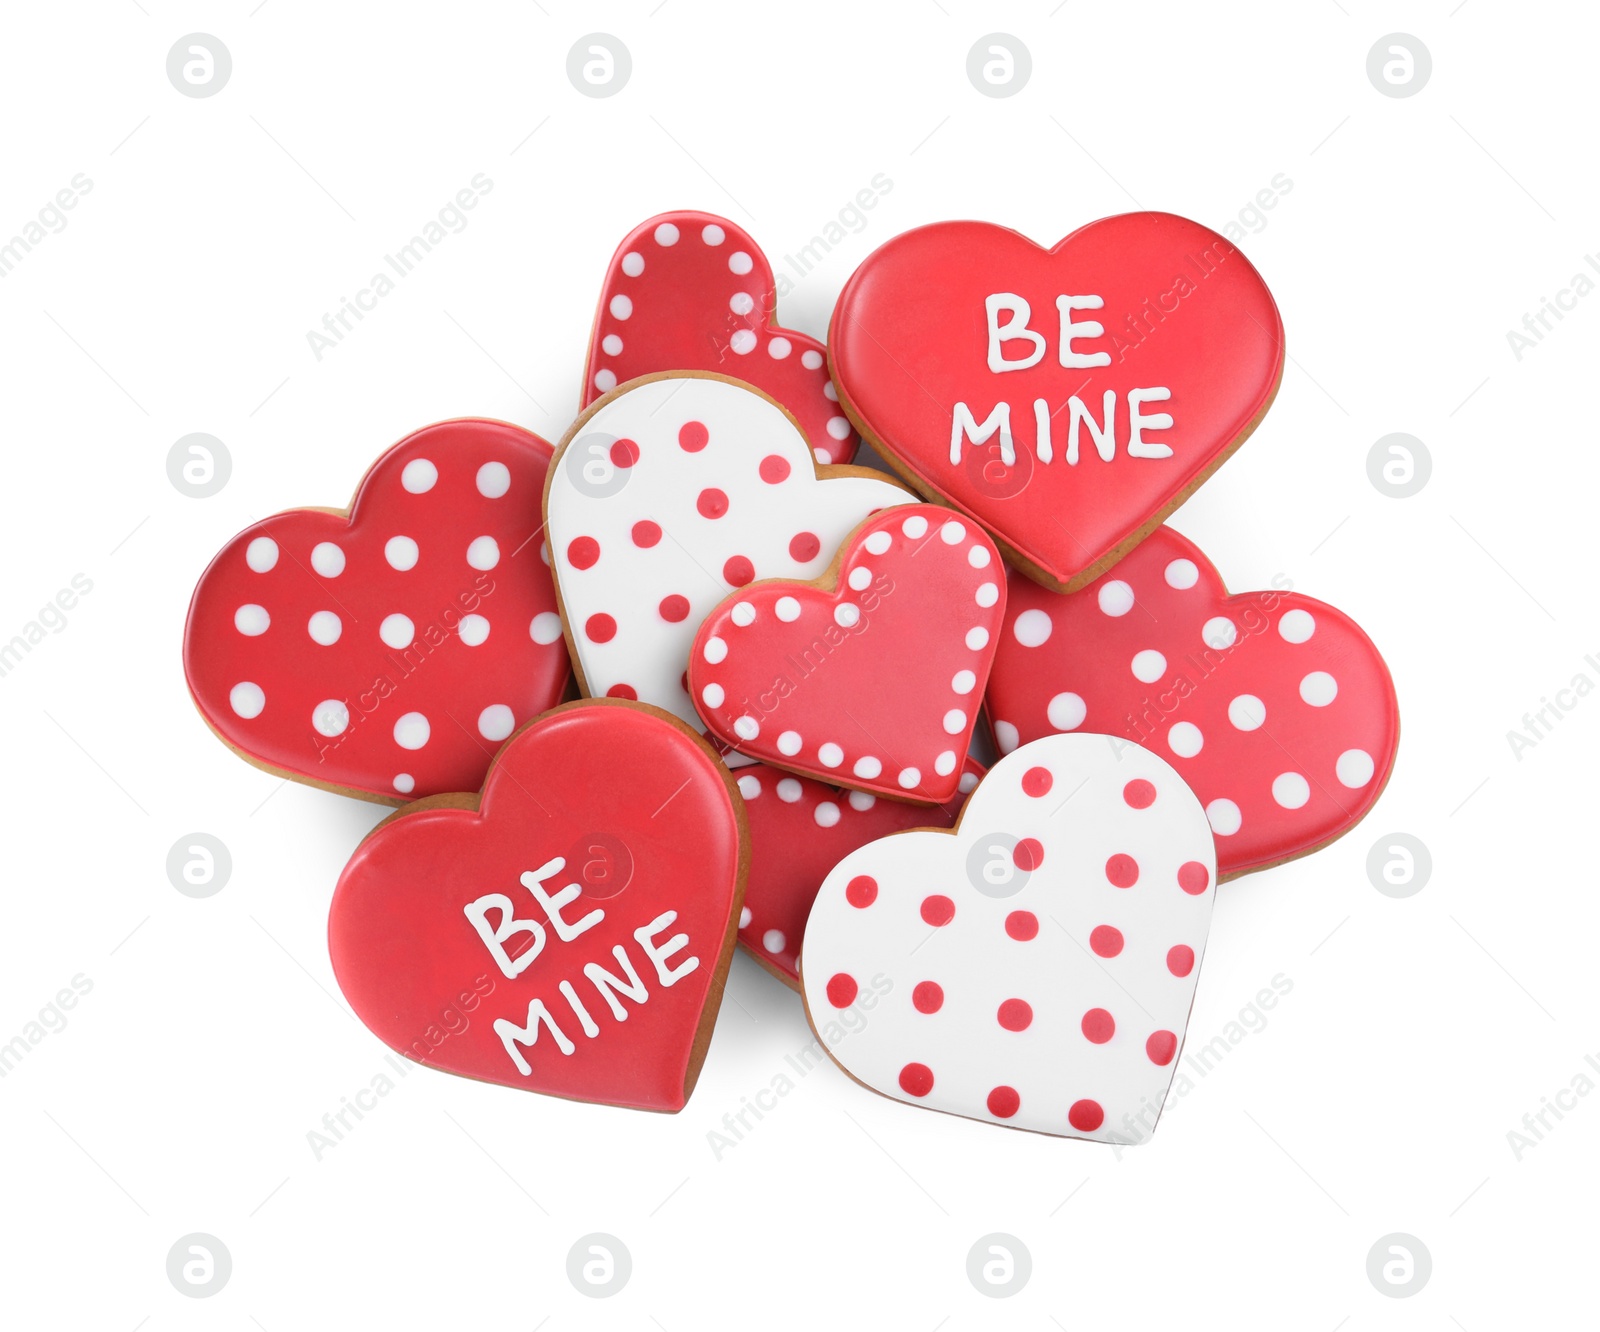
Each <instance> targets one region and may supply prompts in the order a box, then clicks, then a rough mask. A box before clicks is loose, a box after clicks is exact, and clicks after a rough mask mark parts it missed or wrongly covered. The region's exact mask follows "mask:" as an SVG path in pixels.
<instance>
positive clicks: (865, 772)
mask: <svg viewBox="0 0 1600 1332" xmlns="http://www.w3.org/2000/svg"><path fill="white" fill-rule="evenodd" d="M850 771H851V772H853V773H855V775H856V776H857V777H865V778H866V779H867V780H868V781H869V782H870V781H871V780H872V779H873V778H874V777H881V776H882V775H883V760H882V759H877V758H873V757H872V756H871V755H868V756H867V757H866V758H859V759H857V760H856V761H855V766H854V767H852V768H851V769H850Z"/></svg>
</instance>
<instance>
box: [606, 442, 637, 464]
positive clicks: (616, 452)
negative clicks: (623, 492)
mask: <svg viewBox="0 0 1600 1332" xmlns="http://www.w3.org/2000/svg"><path fill="white" fill-rule="evenodd" d="M611 461H612V462H613V463H614V464H616V466H618V467H632V466H633V465H634V463H636V462H638V461H639V446H638V445H637V444H635V443H634V442H633V441H632V440H631V439H619V440H617V441H616V442H615V443H614V444H613V445H612V446H611Z"/></svg>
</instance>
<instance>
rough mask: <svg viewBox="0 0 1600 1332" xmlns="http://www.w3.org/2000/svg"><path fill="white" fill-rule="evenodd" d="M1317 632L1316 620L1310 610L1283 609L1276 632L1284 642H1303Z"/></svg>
mask: <svg viewBox="0 0 1600 1332" xmlns="http://www.w3.org/2000/svg"><path fill="white" fill-rule="evenodd" d="M1316 632H1317V622H1316V620H1315V619H1314V618H1313V617H1312V614H1311V612H1310V611H1305V610H1292V611H1285V612H1284V613H1283V618H1282V619H1281V620H1279V621H1278V634H1279V636H1280V637H1281V638H1282V639H1283V641H1284V642H1285V643H1304V642H1305V641H1306V640H1307V639H1308V638H1310V637H1311V635H1312V634H1314V633H1316Z"/></svg>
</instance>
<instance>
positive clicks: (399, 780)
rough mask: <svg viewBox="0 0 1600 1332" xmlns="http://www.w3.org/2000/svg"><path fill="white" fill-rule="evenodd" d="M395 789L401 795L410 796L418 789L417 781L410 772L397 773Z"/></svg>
mask: <svg viewBox="0 0 1600 1332" xmlns="http://www.w3.org/2000/svg"><path fill="white" fill-rule="evenodd" d="M394 789H395V790H396V791H398V792H400V794H401V795H410V794H411V793H412V792H413V791H415V790H416V789H417V779H416V778H415V777H413V776H412V775H411V774H410V773H409V772H397V773H396V774H395V777H394Z"/></svg>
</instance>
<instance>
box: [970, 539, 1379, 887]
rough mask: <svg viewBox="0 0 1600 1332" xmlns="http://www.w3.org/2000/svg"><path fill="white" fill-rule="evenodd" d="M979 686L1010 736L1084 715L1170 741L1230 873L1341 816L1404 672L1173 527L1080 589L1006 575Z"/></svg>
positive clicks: (1330, 613) (1295, 852) (1337, 624)
mask: <svg viewBox="0 0 1600 1332" xmlns="http://www.w3.org/2000/svg"><path fill="white" fill-rule="evenodd" d="M985 702H986V706H987V709H988V713H989V717H990V719H991V720H992V722H993V724H994V732H995V742H996V745H997V746H998V748H999V749H1000V750H1001V752H1002V753H1004V752H1006V751H1008V750H1010V749H1014V748H1015V747H1016V746H1017V745H1018V744H1019V743H1022V744H1026V743H1027V742H1028V741H1030V740H1033V739H1036V738H1037V737H1039V736H1043V735H1051V734H1053V733H1055V732H1057V731H1077V730H1083V731H1098V732H1103V733H1105V734H1108V735H1120V736H1125V737H1126V738H1127V739H1129V740H1134V741H1137V742H1138V743H1139V744H1141V745H1147V746H1149V747H1150V748H1152V749H1154V750H1156V751H1157V752H1158V753H1160V754H1162V755H1164V756H1166V757H1168V758H1170V760H1171V761H1172V763H1173V765H1174V766H1175V767H1176V768H1177V769H1178V771H1179V773H1180V774H1182V776H1183V778H1184V780H1185V781H1187V782H1188V783H1189V785H1190V786H1191V787H1193V788H1194V791H1195V793H1196V794H1197V795H1198V796H1199V797H1200V800H1201V802H1202V803H1203V804H1204V805H1205V807H1206V812H1207V814H1208V815H1209V816H1210V819H1211V826H1212V828H1213V829H1214V830H1215V832H1216V835H1217V864H1218V866H1219V868H1220V869H1221V872H1222V877H1223V878H1225V879H1226V878H1232V877H1233V876H1235V875H1238V874H1244V873H1247V872H1249V871H1250V870H1258V869H1265V868H1267V867H1268V866H1269V865H1276V864H1278V863H1279V862H1280V861H1284V860H1290V859H1293V858H1294V857H1296V856H1302V855H1305V854H1306V853H1307V852H1308V851H1315V850H1316V849H1317V848H1318V847H1321V846H1325V845H1327V843H1329V842H1331V841H1333V840H1334V839H1335V838H1336V837H1339V836H1342V835H1343V834H1344V833H1347V832H1349V831H1350V829H1351V828H1353V827H1354V826H1355V825H1356V824H1357V823H1358V822H1359V821H1360V820H1361V819H1362V818H1363V817H1364V816H1365V815H1366V813H1367V811H1368V810H1369V809H1371V808H1372V806H1373V804H1374V803H1375V802H1376V801H1377V799H1378V796H1379V794H1380V793H1381V792H1382V791H1383V786H1384V783H1385V782H1387V781H1388V780H1389V771H1390V768H1391V767H1392V766H1393V764H1394V756H1395V749H1396V747H1397V746H1398V744H1399V740H1400V713H1399V707H1398V704H1397V703H1396V701H1395V693H1394V682H1393V681H1392V680H1391V679H1390V678H1389V670H1388V667H1386V666H1385V665H1384V663H1383V658H1382V657H1380V656H1379V655H1378V650H1377V648H1375V647H1374V646H1373V645H1372V640H1371V639H1369V638H1368V637H1367V636H1366V634H1364V633H1363V632H1362V631H1361V628H1360V626H1359V625H1357V624H1356V623H1355V622H1354V621H1353V620H1351V619H1350V617H1349V616H1347V615H1345V614H1344V613H1343V612H1341V611H1338V610H1335V609H1334V608H1333V607H1332V606H1329V605H1326V604H1324V603H1323V602H1320V601H1313V600H1312V599H1311V598H1310V597H1302V596H1299V595H1296V594H1294V593H1290V592H1277V591H1272V592H1243V593H1240V594H1239V595H1237V596H1229V595H1228V591H1227V589H1226V588H1225V587H1224V586H1223V585H1222V578H1221V576H1220V575H1219V574H1218V573H1217V571H1216V569H1215V568H1213V567H1212V565H1211V562H1210V561H1209V560H1208V559H1206V557H1205V555H1204V554H1202V553H1201V551H1200V549H1199V548H1198V547H1197V546H1196V545H1195V544H1194V543H1193V542H1192V541H1189V540H1187V539H1186V538H1184V537H1181V536H1179V535H1178V533H1176V532H1174V531H1173V530H1172V529H1171V528H1170V527H1163V528H1159V529H1158V530H1156V531H1155V532H1153V533H1151V535H1150V536H1149V538H1148V539H1146V540H1145V541H1144V542H1142V543H1141V544H1140V545H1139V546H1138V548H1137V549H1135V550H1134V552H1133V553H1132V554H1131V555H1129V556H1128V557H1127V558H1126V559H1124V560H1123V561H1122V562H1121V563H1120V564H1118V565H1117V567H1116V568H1115V569H1113V570H1111V572H1110V573H1108V574H1106V575H1104V576H1103V577H1102V578H1101V579H1100V580H1099V581H1098V582H1096V583H1092V584H1090V585H1089V586H1088V587H1086V588H1084V589H1083V590H1082V591H1081V592H1074V593H1071V594H1070V595H1067V596H1060V595H1058V594H1056V593H1053V592H1047V591H1046V590H1045V589H1043V588H1041V587H1038V586H1036V585H1034V584H1032V583H1030V582H1028V580H1027V579H1025V578H1013V579H1012V582H1011V595H1010V601H1009V605H1008V606H1007V610H1006V625H1005V631H1004V633H1003V634H1002V635H1001V639H1000V651H999V655H998V656H997V657H996V658H995V663H994V674H993V676H992V677H991V679H990V681H989V693H988V697H987V699H986V700H985Z"/></svg>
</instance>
